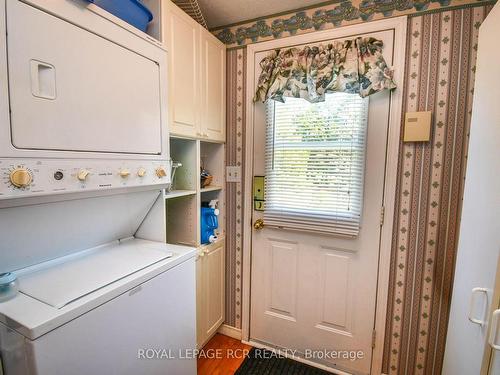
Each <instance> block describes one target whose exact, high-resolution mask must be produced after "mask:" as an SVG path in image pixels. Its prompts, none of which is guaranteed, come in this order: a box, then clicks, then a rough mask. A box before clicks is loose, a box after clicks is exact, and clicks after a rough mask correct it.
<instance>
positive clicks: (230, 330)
mask: <svg viewBox="0 0 500 375" xmlns="http://www.w3.org/2000/svg"><path fill="white" fill-rule="evenodd" d="M219 333H221V334H223V335H226V336H229V337H232V338H233V339H236V340H240V341H241V329H239V328H236V327H231V326H228V325H227V324H223V325H221V326H220V327H219Z"/></svg>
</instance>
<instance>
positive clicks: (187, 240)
mask: <svg viewBox="0 0 500 375" xmlns="http://www.w3.org/2000/svg"><path fill="white" fill-rule="evenodd" d="M170 156H171V158H172V161H174V162H179V163H181V164H182V166H181V167H179V168H177V170H176V172H175V178H174V182H173V186H172V189H171V190H170V191H168V192H165V195H164V198H165V206H166V212H167V214H166V215H167V218H166V223H167V242H168V243H172V244H181V245H189V246H195V247H200V248H203V247H205V246H208V245H209V244H201V242H200V237H201V235H200V233H201V227H200V219H201V214H200V211H201V205H202V203H208V202H210V201H211V200H214V199H216V200H218V202H219V203H218V207H219V211H220V215H219V217H218V219H219V231H218V239H217V241H222V240H223V239H224V234H225V227H224V225H225V201H224V198H225V196H224V184H225V173H224V172H225V151H224V144H223V143H212V142H207V141H201V140H196V139H187V138H179V137H173V136H172V137H171V138H170ZM202 167H203V168H205V169H206V170H208V171H209V172H210V174H211V175H212V176H213V179H212V182H211V184H210V185H209V186H207V187H205V188H201V185H200V183H201V182H200V170H201V168H202ZM217 241H216V242H217Z"/></svg>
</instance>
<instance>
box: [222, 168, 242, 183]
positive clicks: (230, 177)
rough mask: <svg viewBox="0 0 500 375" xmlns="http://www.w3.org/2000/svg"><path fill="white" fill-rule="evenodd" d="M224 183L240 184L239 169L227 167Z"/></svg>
mask: <svg viewBox="0 0 500 375" xmlns="http://www.w3.org/2000/svg"><path fill="white" fill-rule="evenodd" d="M226 182H241V167H238V166H236V165H228V166H227V167H226Z"/></svg>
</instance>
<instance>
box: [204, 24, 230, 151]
mask: <svg viewBox="0 0 500 375" xmlns="http://www.w3.org/2000/svg"><path fill="white" fill-rule="evenodd" d="M201 45H202V59H201V66H202V74H201V78H202V87H203V89H202V98H203V115H202V117H201V118H202V120H201V126H202V129H201V132H202V136H203V137H204V138H208V139H210V140H214V141H221V142H223V141H225V140H226V135H225V128H226V124H225V122H226V121H225V118H226V116H225V114H226V106H225V103H226V79H225V78H226V48H225V46H224V44H222V43H221V42H220V41H219V40H217V39H216V38H215V37H214V36H213V35H211V34H208V33H206V32H205V31H203V30H202V32H201Z"/></svg>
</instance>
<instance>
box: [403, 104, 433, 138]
mask: <svg viewBox="0 0 500 375" xmlns="http://www.w3.org/2000/svg"><path fill="white" fill-rule="evenodd" d="M431 123H432V112H430V111H429V112H406V114H405V127H404V137H403V140H404V141H405V142H427V141H429V140H430V139H431Z"/></svg>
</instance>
